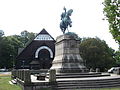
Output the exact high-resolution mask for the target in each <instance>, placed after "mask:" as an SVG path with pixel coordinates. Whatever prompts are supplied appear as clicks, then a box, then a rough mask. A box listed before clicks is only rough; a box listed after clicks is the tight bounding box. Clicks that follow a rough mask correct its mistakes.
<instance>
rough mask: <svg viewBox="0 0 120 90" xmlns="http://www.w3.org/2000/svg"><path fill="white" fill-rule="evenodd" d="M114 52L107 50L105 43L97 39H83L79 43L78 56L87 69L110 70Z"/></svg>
mask: <svg viewBox="0 0 120 90" xmlns="http://www.w3.org/2000/svg"><path fill="white" fill-rule="evenodd" d="M113 52H114V50H113V49H111V48H109V47H108V45H107V44H106V43H105V41H103V40H100V39H99V38H84V39H83V40H82V42H81V43H80V55H81V56H82V58H83V60H84V61H85V64H86V66H87V68H93V69H95V68H100V69H101V70H102V71H103V70H104V69H105V68H107V69H108V68H110V67H112V66H113V65H114V64H115V60H114V58H113Z"/></svg>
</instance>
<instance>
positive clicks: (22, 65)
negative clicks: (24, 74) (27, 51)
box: [22, 60, 25, 69]
mask: <svg viewBox="0 0 120 90" xmlns="http://www.w3.org/2000/svg"><path fill="white" fill-rule="evenodd" d="M22 63H23V65H22V66H23V69H24V67H25V61H24V60H23V61H22Z"/></svg>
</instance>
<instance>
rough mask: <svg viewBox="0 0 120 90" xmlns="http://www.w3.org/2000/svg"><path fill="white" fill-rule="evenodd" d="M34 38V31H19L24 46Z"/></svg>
mask: <svg viewBox="0 0 120 90" xmlns="http://www.w3.org/2000/svg"><path fill="white" fill-rule="evenodd" d="M33 38H35V33H33V32H28V31H26V30H24V31H22V32H21V42H22V43H23V45H24V46H26V44H28V43H29V42H31V41H32V40H33Z"/></svg>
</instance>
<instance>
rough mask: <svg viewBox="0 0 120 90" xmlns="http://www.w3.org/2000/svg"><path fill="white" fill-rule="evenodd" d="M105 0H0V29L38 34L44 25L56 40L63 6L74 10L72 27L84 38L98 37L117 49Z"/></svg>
mask: <svg viewBox="0 0 120 90" xmlns="http://www.w3.org/2000/svg"><path fill="white" fill-rule="evenodd" d="M103 1H104V0H0V30H3V31H4V33H5V35H6V36H8V35H15V34H16V35H19V34H20V32H22V31H24V30H27V31H29V32H34V33H39V32H40V31H41V30H42V29H43V28H45V29H46V30H47V31H48V33H49V34H51V35H52V36H53V38H55V39H56V37H57V36H59V35H61V34H62V32H61V30H60V28H59V24H60V22H61V20H60V15H61V13H62V12H63V7H64V6H65V7H66V9H67V10H69V9H73V13H72V16H71V20H72V22H73V23H72V27H71V28H69V31H70V32H75V33H76V34H78V36H80V37H81V38H83V37H96V36H97V37H99V38H100V39H101V40H105V41H106V43H107V44H108V45H109V47H112V48H113V49H115V50H118V44H117V43H116V42H115V40H114V39H113V37H112V35H111V34H110V33H109V24H108V22H107V21H106V20H103V18H105V16H104V14H103V7H104V6H103V5H102V2H103Z"/></svg>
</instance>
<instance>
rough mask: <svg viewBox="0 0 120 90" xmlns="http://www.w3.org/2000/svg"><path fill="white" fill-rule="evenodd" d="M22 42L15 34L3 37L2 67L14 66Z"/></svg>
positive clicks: (0, 49)
mask: <svg viewBox="0 0 120 90" xmlns="http://www.w3.org/2000/svg"><path fill="white" fill-rule="evenodd" d="M20 47H22V43H21V42H20V41H19V40H18V39H17V38H15V37H14V36H7V37H5V36H4V37H3V38H2V40H1V44H0V68H4V67H6V68H12V67H13V64H14V63H15V62H14V61H15V57H16V56H17V52H18V51H17V50H18V48H20Z"/></svg>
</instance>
